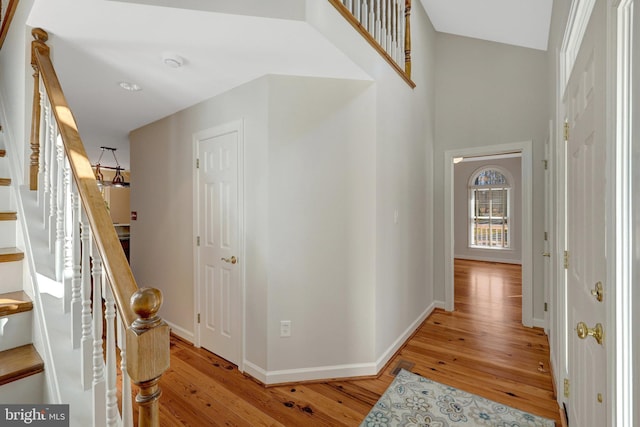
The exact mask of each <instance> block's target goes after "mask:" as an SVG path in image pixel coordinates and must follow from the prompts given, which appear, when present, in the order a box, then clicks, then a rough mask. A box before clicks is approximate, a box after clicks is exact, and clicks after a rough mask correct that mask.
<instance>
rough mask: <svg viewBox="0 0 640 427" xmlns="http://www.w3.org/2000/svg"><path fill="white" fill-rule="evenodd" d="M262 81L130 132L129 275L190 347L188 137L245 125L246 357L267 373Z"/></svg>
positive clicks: (190, 156)
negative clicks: (132, 217) (151, 294)
mask: <svg viewBox="0 0 640 427" xmlns="http://www.w3.org/2000/svg"><path fill="white" fill-rule="evenodd" d="M267 83H268V82H267V78H262V79H259V80H256V81H254V82H251V83H248V84H246V85H243V86H241V87H238V88H236V89H234V90H231V91H229V92H227V93H225V94H222V95H220V96H218V97H216V98H214V99H211V100H209V101H206V102H203V103H201V104H198V105H195V106H193V107H191V108H189V109H187V110H184V111H181V112H179V113H177V114H175V115H173V116H170V117H167V118H166V119H163V120H159V121H158V122H155V123H152V124H150V125H148V126H145V127H143V128H140V129H138V130H135V131H133V132H131V135H130V139H131V162H132V165H134V166H133V167H132V171H131V182H132V183H133V184H132V186H131V210H132V211H136V212H137V213H138V220H137V221H131V267H132V270H133V273H134V276H135V277H136V280H137V281H138V284H139V285H142V286H154V287H157V288H158V289H160V290H161V291H162V293H163V295H164V304H163V307H162V310H161V313H160V314H161V315H162V316H163V317H164V318H166V319H167V320H168V321H169V322H171V323H172V324H173V325H174V326H176V327H177V329H178V328H179V329H178V331H177V332H178V333H180V334H181V335H184V336H185V337H186V338H188V339H192V340H193V338H194V337H193V334H194V322H195V312H194V294H193V277H194V274H193V273H194V267H193V266H194V258H193V257H194V241H193V237H192V236H193V204H194V201H193V194H192V184H193V167H194V165H193V151H192V150H193V140H192V138H193V134H194V133H195V132H197V131H200V130H204V129H208V128H211V127H214V126H216V125H220V124H223V123H228V122H230V121H233V120H237V119H238V118H243V119H244V135H245V165H244V167H245V170H246V171H247V176H246V177H245V186H246V190H245V195H246V202H245V209H246V217H245V218H246V223H247V226H246V230H245V234H246V257H247V260H253V261H252V262H251V263H250V264H248V267H247V270H246V282H247V289H246V294H247V300H246V312H247V317H246V330H247V336H246V342H247V346H246V349H245V350H246V354H247V358H248V359H250V360H252V361H255V363H257V364H258V365H260V366H265V365H266V360H267V359H266V326H267V325H266V318H267V283H266V259H265V258H264V254H265V248H266V245H267V227H266V223H267V216H266V212H267V199H268V186H267V184H268V178H267V173H268V165H267V163H266V162H265V159H266V158H267V147H268V141H267V135H268V125H267V109H266V106H267V93H268V84H267Z"/></svg>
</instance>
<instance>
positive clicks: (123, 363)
mask: <svg viewBox="0 0 640 427" xmlns="http://www.w3.org/2000/svg"><path fill="white" fill-rule="evenodd" d="M116 319H117V320H116V325H117V326H118V348H119V349H120V372H121V375H120V377H121V379H122V396H131V378H129V372H127V340H126V335H125V334H126V330H125V327H124V323H123V322H122V320H121V319H120V315H119V314H118V313H117V312H116ZM122 427H133V405H132V403H131V399H124V398H123V399H122Z"/></svg>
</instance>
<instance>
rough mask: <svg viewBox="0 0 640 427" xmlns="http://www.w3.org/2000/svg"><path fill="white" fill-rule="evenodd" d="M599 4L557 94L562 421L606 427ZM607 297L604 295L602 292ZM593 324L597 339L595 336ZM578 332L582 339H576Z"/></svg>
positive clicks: (602, 12) (602, 41)
mask: <svg viewBox="0 0 640 427" xmlns="http://www.w3.org/2000/svg"><path fill="white" fill-rule="evenodd" d="M605 3H606V2H602V1H597V2H596V6H595V8H594V10H593V13H592V15H591V18H590V21H589V24H588V27H587V30H586V33H585V35H584V38H583V41H582V45H581V47H580V50H579V52H578V56H577V58H576V61H575V65H574V67H573V70H572V73H571V76H570V79H569V83H568V85H567V88H566V91H565V97H564V104H565V105H564V107H565V111H566V113H567V122H568V125H569V137H568V141H567V163H566V165H567V249H568V253H569V258H568V269H567V320H568V328H567V330H568V335H569V336H568V337H567V339H568V344H569V360H568V370H569V380H570V391H569V397H568V401H567V402H568V413H569V423H570V425H574V426H581V427H601V426H606V425H607V423H606V415H607V404H608V402H609V396H607V355H606V353H607V352H606V346H607V345H608V343H607V340H606V331H607V324H606V310H605V304H604V302H602V301H599V300H598V298H597V296H596V295H593V294H592V291H593V290H594V289H595V288H596V285H597V284H598V283H600V284H602V286H603V288H604V289H606V288H607V286H609V284H608V283H606V277H607V269H606V262H607V260H606V244H605V242H606V234H605V231H606V223H605V211H606V204H605V203H606V199H605V190H606V176H607V174H606V145H605V144H606V133H605V114H606V111H605V107H606V100H605V65H606V58H605V54H606V50H605V47H606V45H605V43H606V33H605V31H606V21H605V19H606V17H605ZM604 297H606V292H605V296H604ZM597 325H600V326H601V328H602V330H603V331H604V333H605V337H604V339H603V340H602V342H601V343H599V342H598V341H597V340H596V338H595V337H594V336H592V335H590V334H593V335H595V334H596V333H595V332H594V331H595V329H596V326H597ZM579 335H581V336H582V337H581V336H579Z"/></svg>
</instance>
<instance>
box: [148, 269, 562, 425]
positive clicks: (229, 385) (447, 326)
mask: <svg viewBox="0 0 640 427" xmlns="http://www.w3.org/2000/svg"><path fill="white" fill-rule="evenodd" d="M455 282H456V288H455V311H454V312H452V313H448V312H445V311H442V310H439V309H437V310H435V311H434V312H433V314H431V316H429V318H428V319H427V320H426V321H425V322H424V324H423V325H422V326H420V328H419V329H418V330H417V332H416V333H415V334H414V336H413V337H412V338H411V339H410V340H409V341H408V342H407V343H406V345H405V346H404V347H403V348H402V349H401V350H400V351H399V352H398V354H397V355H396V356H395V357H394V359H392V361H391V362H390V363H389V364H388V365H387V367H386V368H385V369H384V372H383V373H382V374H381V375H380V376H379V377H376V378H369V379H358V380H350V381H345V380H341V381H331V382H322V383H309V384H289V385H286V386H275V387H264V386H262V385H260V384H258V383H256V382H255V381H254V380H252V379H251V378H248V377H246V376H244V375H243V374H241V373H240V372H238V370H237V369H236V367H235V366H233V365H232V364H230V363H228V362H226V361H225V360H223V359H220V358H219V357H217V356H215V355H214V354H212V353H210V352H208V351H206V350H204V349H196V348H194V347H193V346H191V345H190V344H189V343H186V342H184V341H181V340H180V339H177V338H175V337H172V339H171V368H170V369H169V370H168V371H167V372H166V373H165V375H164V376H163V378H162V380H161V388H162V392H163V395H162V398H161V424H162V425H163V426H181V425H187V426H251V427H254V426H294V427H296V426H304V427H306V426H358V425H359V424H360V422H361V421H362V420H363V419H364V417H365V416H366V414H367V413H368V412H369V410H370V409H371V407H372V406H373V405H374V404H375V402H376V401H377V400H378V398H379V397H380V395H381V394H382V393H383V392H384V391H385V389H386V388H387V386H388V385H389V384H390V383H391V381H392V380H393V377H392V376H391V375H390V372H391V370H392V369H393V368H394V367H395V366H396V364H397V362H398V361H400V360H402V361H408V362H412V363H415V365H414V366H413V367H412V368H411V369H410V370H411V371H412V372H415V373H417V374H419V375H422V376H424V377H428V378H431V379H432V380H435V381H438V382H441V383H444V384H448V385H451V386H454V387H457V388H460V389H463V390H466V391H469V392H471V393H475V394H478V395H481V396H484V397H486V398H489V399H492V400H494V401H497V402H500V403H503V404H506V405H510V406H513V407H515V408H518V409H521V410H524V411H527V412H530V413H533V414H537V415H541V416H544V417H547V418H551V419H554V420H555V421H556V424H557V425H558V426H560V420H559V412H558V405H557V403H556V400H555V398H554V391H553V387H552V381H551V375H550V373H549V347H548V343H547V338H546V336H545V334H544V332H543V331H542V330H541V329H537V328H534V329H531V328H525V327H523V326H522V325H521V321H520V319H521V304H522V296H521V293H522V292H521V270H520V266H518V265H509V264H496V263H480V262H473V261H463V260H456V263H455ZM136 416H137V415H136Z"/></svg>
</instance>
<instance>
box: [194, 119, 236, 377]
mask: <svg viewBox="0 0 640 427" xmlns="http://www.w3.org/2000/svg"><path fill="white" fill-rule="evenodd" d="M241 135H242V133H241V127H240V126H239V125H238V124H230V125H227V126H222V127H219V128H215V129H211V130H209V131H205V132H201V133H199V134H198V135H196V145H197V153H198V156H197V157H198V163H199V167H198V169H197V199H198V200H197V216H198V230H197V236H198V237H199V246H197V260H196V264H197V266H196V269H197V278H196V280H197V282H198V289H197V295H198V298H199V301H198V304H197V305H199V312H200V345H201V346H202V347H204V348H206V349H208V350H211V351H212V352H213V353H215V354H217V355H219V356H221V357H223V358H224V359H226V360H228V361H230V362H232V363H234V364H236V365H239V363H240V362H241V341H242V335H241V325H242V323H241V320H242V318H241V312H242V311H241V308H242V304H241V302H242V289H241V265H242V262H243V260H242V259H241V258H240V248H241V246H240V233H239V229H240V228H239V226H240V223H239V218H240V214H241V212H240V208H239V207H240V204H239V196H238V181H239V174H238V170H239V169H238V150H239V143H240V141H241Z"/></svg>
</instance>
